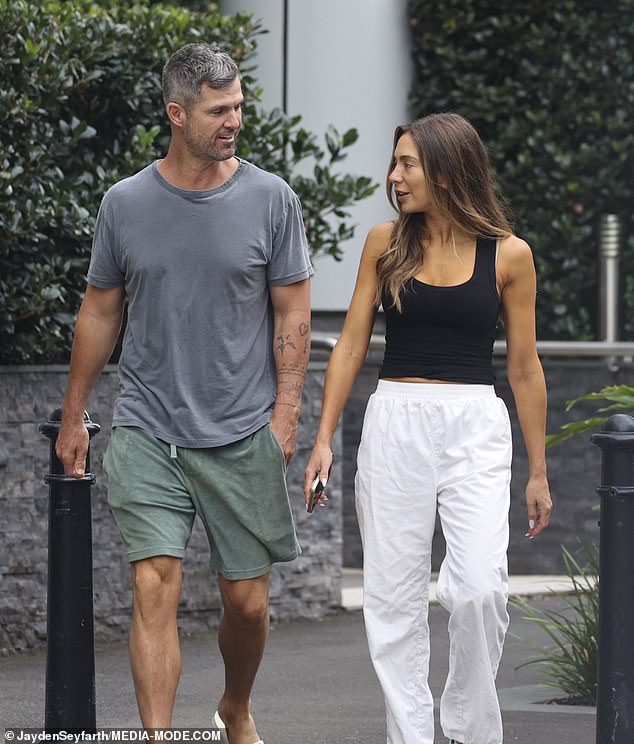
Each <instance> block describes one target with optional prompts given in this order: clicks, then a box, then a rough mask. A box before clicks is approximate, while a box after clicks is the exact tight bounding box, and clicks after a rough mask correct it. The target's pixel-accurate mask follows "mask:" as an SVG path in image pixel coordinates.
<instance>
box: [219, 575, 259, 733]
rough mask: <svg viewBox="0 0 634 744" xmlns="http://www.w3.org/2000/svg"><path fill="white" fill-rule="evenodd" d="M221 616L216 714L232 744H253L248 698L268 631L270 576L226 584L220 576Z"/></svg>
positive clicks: (252, 723)
mask: <svg viewBox="0 0 634 744" xmlns="http://www.w3.org/2000/svg"><path fill="white" fill-rule="evenodd" d="M219 586H220V594H221V597H222V603H223V606H224V613H223V616H222V621H221V623H220V630H219V632H218V645H219V646H220V652H221V654H222V658H223V659H224V662H225V691H224V694H223V696H222V698H221V700H220V703H219V704H218V713H219V714H220V717H221V718H222V720H223V721H224V723H225V725H226V727H227V733H228V736H229V741H230V742H231V744H254V742H256V741H258V739H259V736H258V734H257V732H256V728H255V723H254V722H253V719H252V718H251V711H250V708H251V702H250V695H251V689H252V687H253V683H254V682H255V675H256V674H257V671H258V668H259V666H260V661H261V660H262V654H263V653H264V645H265V643H266V638H267V635H268V629H269V576H268V574H265V575H264V576H259V577H257V578H255V579H240V580H238V581H229V580H228V579H226V578H225V577H224V576H222V575H219Z"/></svg>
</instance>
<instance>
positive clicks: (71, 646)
mask: <svg viewBox="0 0 634 744" xmlns="http://www.w3.org/2000/svg"><path fill="white" fill-rule="evenodd" d="M61 420H62V411H61V409H60V408H58V409H56V410H55V411H53V413H52V414H51V415H50V416H49V419H48V421H47V422H46V423H45V424H41V425H40V432H41V433H42V434H43V435H44V436H45V437H47V438H48V439H50V440H51V455H50V470H49V474H48V475H47V476H46V477H45V479H44V482H45V483H47V484H48V486H49V499H48V510H49V511H48V596H47V604H46V625H47V654H46V703H45V715H44V725H45V728H46V730H47V731H57V730H60V729H65V730H69V729H73V730H82V731H87V732H94V731H95V730H96V714H95V642H94V631H93V598H92V520H91V503H90V488H91V486H92V485H93V483H94V482H95V476H94V475H92V474H91V473H90V462H89V460H87V461H86V474H85V475H84V476H83V477H82V478H71V477H69V476H66V475H64V466H63V465H62V463H61V461H60V460H59V458H58V457H57V455H56V454H55V443H56V442H57V436H58V434H59V429H60V426H61ZM84 424H85V426H86V428H87V429H88V434H89V436H90V437H91V438H92V437H93V436H94V435H95V434H96V433H97V432H98V431H99V429H100V428H101V427H100V426H99V424H95V423H93V422H92V421H91V420H90V416H89V415H88V414H87V413H86V412H84Z"/></svg>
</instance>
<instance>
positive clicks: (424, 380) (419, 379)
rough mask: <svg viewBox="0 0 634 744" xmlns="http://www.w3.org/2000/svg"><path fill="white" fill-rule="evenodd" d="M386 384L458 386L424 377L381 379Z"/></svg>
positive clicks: (447, 381)
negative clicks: (409, 383)
mask: <svg viewBox="0 0 634 744" xmlns="http://www.w3.org/2000/svg"><path fill="white" fill-rule="evenodd" d="M381 379H382V380H387V381H388V382H422V383H424V384H427V385H460V384H461V383H459V382H453V381H449V380H428V379H427V378H426V377H382V378H381Z"/></svg>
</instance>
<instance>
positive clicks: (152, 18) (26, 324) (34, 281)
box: [0, 0, 374, 364]
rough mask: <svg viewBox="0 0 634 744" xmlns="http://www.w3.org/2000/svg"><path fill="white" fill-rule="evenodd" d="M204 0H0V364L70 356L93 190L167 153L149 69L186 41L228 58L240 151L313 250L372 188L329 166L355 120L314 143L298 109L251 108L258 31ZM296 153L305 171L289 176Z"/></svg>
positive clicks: (338, 236) (341, 234)
mask: <svg viewBox="0 0 634 744" xmlns="http://www.w3.org/2000/svg"><path fill="white" fill-rule="evenodd" d="M197 5H198V6H200V5H201V4H200V3H198V4H197ZM207 5H208V6H209V8H208V10H207V11H206V12H194V11H192V10H188V9H185V8H183V7H177V6H175V5H162V4H159V3H154V4H150V3H148V2H141V1H137V2H133V3H131V4H124V3H118V2H114V0H111V1H108V0H102V2H100V3H99V4H97V3H95V2H91V1H90V0H66V1H64V0H43V2H41V3H29V2H26V1H25V0H0V25H1V27H2V34H1V35H0V79H2V88H1V90H0V298H1V302H2V312H1V313H0V363H4V364H7V363H24V362H53V361H65V360H66V359H67V358H68V354H69V350H70V340H71V335H72V326H73V323H74V316H75V314H76V311H77V309H78V306H79V303H80V300H81V295H82V293H83V289H84V286H85V285H84V282H85V272H86V269H87V265H88V260H89V253H90V242H91V234H92V229H93V225H94V218H95V215H96V211H97V208H98V205H99V201H100V200H101V197H102V195H103V193H104V192H105V190H106V189H107V188H108V187H109V186H110V185H111V184H112V183H114V182H115V181H117V180H118V179H120V178H122V177H123V176H126V175H129V174H131V173H133V172H135V171H137V170H139V169H140V168H142V167H143V166H145V165H146V164H147V163H148V162H149V161H150V160H152V159H154V158H156V157H160V156H161V155H162V154H163V153H164V152H165V150H166V147H167V143H168V141H169V131H168V127H167V124H166V120H165V116H164V112H163V103H162V97H161V90H160V75H161V70H162V67H163V64H164V62H165V60H166V58H167V57H168V56H169V54H170V53H171V52H172V51H174V49H176V48H177V47H179V46H181V45H183V44H185V43H188V42H192V41H198V40H201V39H202V40H205V41H208V42H211V43H216V44H219V45H220V46H222V47H224V48H225V49H227V51H229V52H230V53H232V54H233V56H234V58H235V59H236V60H237V61H238V62H239V63H240V65H241V69H242V71H243V87H244V90H245V94H246V96H247V101H246V104H245V112H244V113H245V123H246V126H245V130H244V133H243V135H242V136H241V140H240V150H239V154H241V155H242V156H244V157H248V158H250V159H252V160H254V161H255V162H256V163H257V164H258V165H260V166H261V167H263V168H266V169H268V170H272V171H273V172H277V173H279V175H281V176H282V177H285V178H286V179H287V180H289V181H290V182H291V185H292V186H293V187H294V188H295V189H296V191H297V192H298V194H299V196H300V199H301V200H302V202H303V207H304V211H305V217H306V224H307V232H308V237H309V241H310V244H311V248H312V251H313V254H318V253H329V254H331V255H333V256H335V257H336V258H337V257H339V256H340V252H341V248H340V243H341V241H342V240H344V239H346V238H348V237H350V235H351V234H352V231H353V226H352V225H351V224H350V223H349V219H348V218H349V215H348V212H347V207H348V206H350V205H351V204H352V203H353V202H354V201H355V200H357V199H362V198H364V197H365V196H368V195H369V194H370V193H372V191H373V190H374V186H373V185H372V184H371V182H370V180H369V179H367V178H363V177H359V178H355V177H352V176H350V175H345V174H337V173H335V171H334V167H333V166H335V167H336V164H337V163H338V162H339V161H341V160H342V159H344V158H345V152H346V148H348V147H349V146H350V145H352V144H353V143H354V141H355V140H356V137H357V134H356V131H355V130H350V131H348V132H346V133H344V134H342V135H340V134H339V133H338V132H337V131H336V130H335V129H331V130H329V132H328V133H327V138H326V147H325V149H322V148H320V147H319V146H318V145H317V139H316V137H315V135H314V134H312V133H310V132H307V131H306V130H304V129H303V128H302V127H301V126H300V120H299V118H290V117H288V116H286V115H285V114H284V113H282V112H280V111H273V112H263V111H261V109H260V107H259V104H258V95H259V92H258V89H257V86H256V85H255V84H254V81H253V79H252V77H251V76H250V74H249V59H250V57H251V56H252V54H253V51H254V49H255V44H256V39H257V36H258V34H259V33H261V32H262V29H261V28H260V27H259V25H258V24H257V23H256V22H255V21H254V20H253V18H251V16H249V15H247V14H238V15H236V16H231V17H229V16H223V15H221V14H220V13H219V12H218V9H217V6H216V5H215V4H212V3H208V4H207ZM287 153H289V157H287ZM305 158H310V159H312V160H314V161H315V164H314V169H313V174H312V176H301V177H300V176H299V175H296V174H295V173H294V168H295V166H296V165H297V163H299V162H300V161H302V160H304V159H305ZM303 171H304V172H305V169H303Z"/></svg>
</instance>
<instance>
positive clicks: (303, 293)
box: [271, 279, 310, 464]
mask: <svg viewBox="0 0 634 744" xmlns="http://www.w3.org/2000/svg"><path fill="white" fill-rule="evenodd" d="M271 302H272V304H273V316H274V329H275V332H274V335H273V353H274V356H275V366H276V368H277V395H276V398H275V406H274V407H273V413H272V415H271V429H272V430H273V433H274V434H275V436H276V437H277V439H278V441H279V443H280V445H281V447H282V449H283V450H284V455H285V456H286V464H288V463H289V462H290V460H291V458H292V457H293V454H294V453H295V447H296V443H297V425H298V423H299V413H300V409H301V404H302V388H303V387H304V379H305V377H306V368H307V366H308V359H309V357H310V280H309V279H304V281H301V282H296V283H295V284H289V285H287V286H285V287H271Z"/></svg>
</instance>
